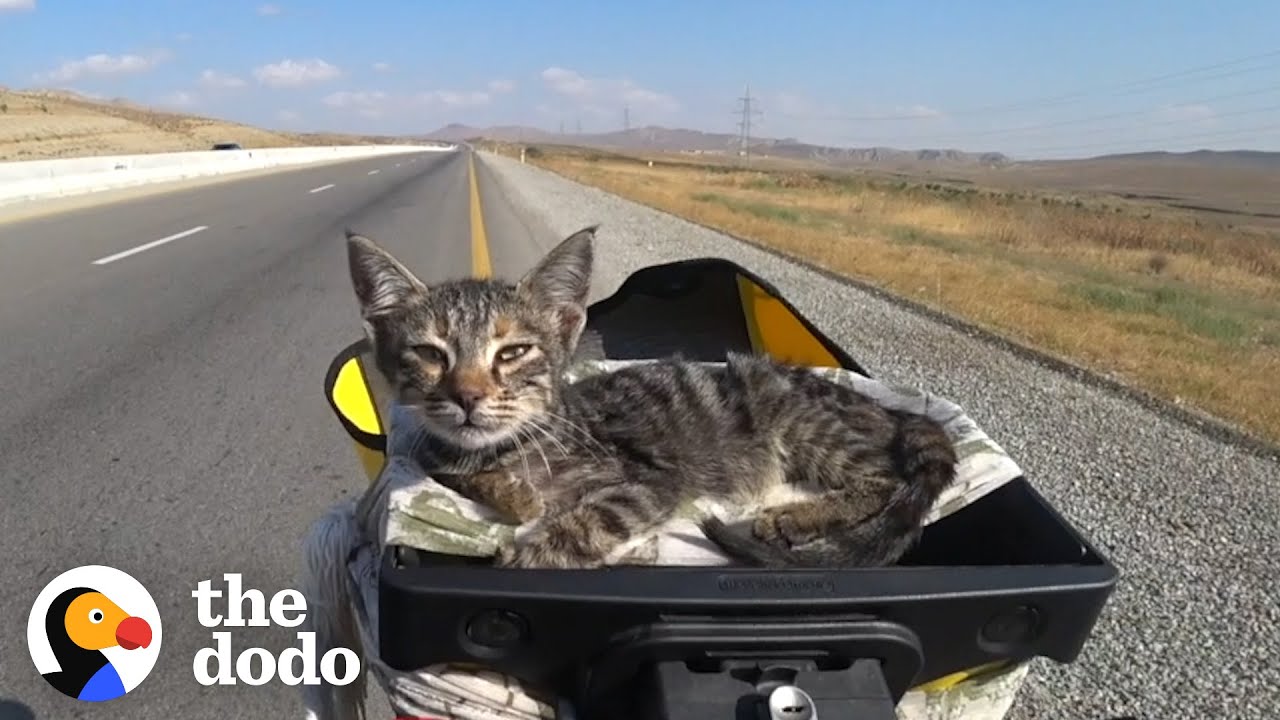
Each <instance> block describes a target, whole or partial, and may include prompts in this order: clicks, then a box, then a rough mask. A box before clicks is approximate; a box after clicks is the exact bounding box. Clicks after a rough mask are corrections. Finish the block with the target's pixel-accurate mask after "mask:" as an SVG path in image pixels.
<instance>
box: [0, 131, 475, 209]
mask: <svg viewBox="0 0 1280 720" xmlns="http://www.w3.org/2000/svg"><path fill="white" fill-rule="evenodd" d="M457 149H458V146H457V145H447V146H441V145H334V146H328V147H286V148H259V149H253V150H206V151H199V152H174V153H151V154H145V155H101V156H97V157H85V158H63V159H59V160H24V161H22V162H9V163H0V205H8V204H12V203H19V202H27V201H32V200H42V199H46V198H56V197H66V196H69V195H81V194H84V193H91V192H99V191H102V190H113V189H116V188H126V187H132V186H135V185H148V184H151V183H159V182H170V181H174V180H186V179H188V178H196V177H204V176H210V175H230V174H234V173H238V172H245V171H249V170H261V169H265V168H272V167H282V166H288V165H308V164H313V163H320V162H332V161H335V160H346V159H356V158H361V157H374V156H378V155H396V154H404V153H419V152H455V151H457Z"/></svg>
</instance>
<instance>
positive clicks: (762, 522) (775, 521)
mask: <svg viewBox="0 0 1280 720" xmlns="http://www.w3.org/2000/svg"><path fill="white" fill-rule="evenodd" d="M751 531H752V534H754V535H755V536H756V538H757V539H759V540H763V541H764V542H767V543H769V544H771V545H787V546H790V547H795V546H797V545H804V544H806V543H809V542H812V541H813V540H816V539H817V537H818V531H817V529H816V528H813V527H810V526H808V525H805V524H803V523H800V522H799V521H797V519H796V516H795V515H794V514H793V513H792V512H791V511H790V510H789V509H784V508H766V509H765V510H764V511H762V512H761V513H760V516H759V517H757V518H756V521H755V523H754V524H752V526H751Z"/></svg>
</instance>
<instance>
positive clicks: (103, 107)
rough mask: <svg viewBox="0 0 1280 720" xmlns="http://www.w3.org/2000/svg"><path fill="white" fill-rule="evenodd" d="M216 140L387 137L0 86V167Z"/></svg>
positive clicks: (279, 143)
mask: <svg viewBox="0 0 1280 720" xmlns="http://www.w3.org/2000/svg"><path fill="white" fill-rule="evenodd" d="M222 141H230V142H237V143H239V144H240V145H241V146H242V147H245V148H260V147H291V146H298V145H314V144H338V143H341V144H363V143H372V142H386V141H388V139H387V138H371V137H363V136H353V135H339V134H318V133H317V134H303V133H287V132H274V131H270V130H263V129H261V128H256V127H251V126H248V125H242V124H240V123H234V122H228V121H225V120H217V119H213V118H205V117H197V116H194V115H184V114H181V113H172V112H161V111H155V110H151V109H148V108H143V107H139V106H135V105H130V104H128V103H123V102H99V101H95V100H90V99H88V98H83V97H79V96H77V95H73V94H70V93H63V92H51V91H32V92H18V91H12V90H4V89H2V88H0V162H5V161H13V160H42V159H47V158H64V157H84V156H90V155H117V154H140V153H152V152H177V151H183V150H208V149H209V148H210V147H211V146H212V145H213V143H215V142H222Z"/></svg>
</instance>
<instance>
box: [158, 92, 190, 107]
mask: <svg viewBox="0 0 1280 720" xmlns="http://www.w3.org/2000/svg"><path fill="white" fill-rule="evenodd" d="M197 102H198V99H197V98H196V96H195V95H193V94H191V93H189V92H187V91H185V90H179V91H177V92H172V93H169V94H168V95H165V96H164V97H162V98H160V104H161V105H164V106H168V107H177V108H185V107H191V106H192V105H195V104H196V103H197Z"/></svg>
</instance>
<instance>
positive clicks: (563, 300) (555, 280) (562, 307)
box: [518, 225, 600, 348]
mask: <svg viewBox="0 0 1280 720" xmlns="http://www.w3.org/2000/svg"><path fill="white" fill-rule="evenodd" d="M599 227H600V226H599V225H592V226H590V227H586V228H583V229H581V230H579V231H578V232H576V233H574V234H572V235H570V236H569V237H567V238H565V239H564V240H562V241H560V244H559V245H556V246H555V247H554V248H552V250H551V252H549V253H547V254H546V256H545V257H543V258H542V260H541V261H539V262H538V264H537V266H535V267H534V268H533V269H532V270H530V271H529V273H528V274H527V275H525V276H524V278H523V279H521V280H520V283H519V285H518V289H519V292H520V293H521V294H522V295H524V296H525V297H526V298H528V299H529V300H531V301H532V302H534V303H535V304H537V305H540V306H543V307H546V308H547V309H548V310H549V311H551V312H553V313H554V314H555V316H556V320H557V323H558V324H559V327H560V331H561V339H562V340H563V341H564V342H565V346H566V347H569V348H572V347H573V346H574V344H575V343H577V341H578V336H579V335H580V334H581V333H582V328H583V327H584V326H585V325H586V322H587V308H586V303H587V295H588V293H590V291H591V265H592V262H593V261H594V249H593V247H592V245H593V242H594V240H595V235H596V230H597V229H598V228H599Z"/></svg>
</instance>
